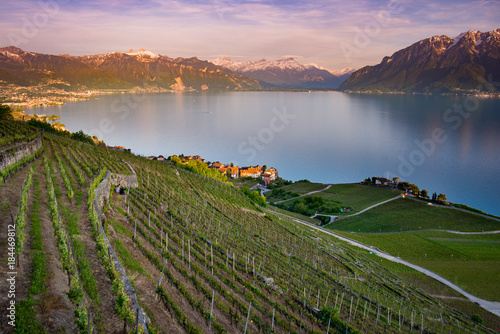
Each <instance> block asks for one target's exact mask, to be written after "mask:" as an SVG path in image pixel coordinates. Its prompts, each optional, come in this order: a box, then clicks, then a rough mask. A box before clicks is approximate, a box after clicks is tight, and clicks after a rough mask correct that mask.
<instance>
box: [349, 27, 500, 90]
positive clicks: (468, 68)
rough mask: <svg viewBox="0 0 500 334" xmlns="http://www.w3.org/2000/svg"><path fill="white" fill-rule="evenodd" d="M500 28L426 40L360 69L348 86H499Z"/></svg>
mask: <svg viewBox="0 0 500 334" xmlns="http://www.w3.org/2000/svg"><path fill="white" fill-rule="evenodd" d="M499 81H500V28H499V29H496V30H493V31H489V32H481V31H478V30H469V31H467V32H464V33H461V34H460V35H458V36H457V37H455V38H451V37H448V36H445V35H442V36H434V37H431V38H427V39H423V40H421V41H419V42H417V43H414V44H413V45H411V46H409V47H407V48H405V49H402V50H400V51H397V52H396V53H394V54H393V55H392V56H390V57H384V59H382V62H381V63H380V64H378V65H375V66H366V67H363V68H361V69H359V70H358V71H356V72H354V73H353V74H352V75H351V77H350V78H349V79H348V80H346V81H345V82H344V83H343V84H342V86H341V87H340V88H341V89H343V90H355V91H367V90H382V91H412V92H441V93H447V92H472V91H487V92H495V91H497V92H498V91H499V88H500V87H499V86H498V84H497V82H499Z"/></svg>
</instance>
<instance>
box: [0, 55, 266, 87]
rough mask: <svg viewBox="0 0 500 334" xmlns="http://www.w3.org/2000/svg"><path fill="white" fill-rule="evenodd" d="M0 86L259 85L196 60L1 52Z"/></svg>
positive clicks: (145, 56)
mask: <svg viewBox="0 0 500 334" xmlns="http://www.w3.org/2000/svg"><path fill="white" fill-rule="evenodd" d="M0 80H2V81H4V82H7V83H13V84H17V85H21V86H34V85H40V84H45V85H48V86H51V85H52V86H55V87H57V88H61V87H62V88H64V89H65V90H69V91H78V90H84V89H130V88H133V87H141V88H150V87H158V88H164V89H174V90H246V89H259V88H261V87H260V85H259V83H258V82H257V81H256V80H254V79H251V78H248V77H245V76H243V75H241V74H237V73H233V72H231V71H230V70H228V69H226V68H222V67H219V66H215V65H214V64H212V63H210V62H207V61H202V60H199V59H198V58H195V57H194V58H188V59H186V58H176V59H173V58H170V57H167V56H162V55H156V54H154V53H152V52H148V51H144V50H142V49H141V51H140V52H134V51H133V50H131V51H130V52H128V53H121V52H113V53H108V54H102V55H93V56H81V57H75V56H69V55H60V56H55V55H46V54H40V53H35V52H25V51H23V50H21V49H19V48H16V47H12V46H11V47H6V48H0Z"/></svg>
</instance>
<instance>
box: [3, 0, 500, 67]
mask: <svg viewBox="0 0 500 334" xmlns="http://www.w3.org/2000/svg"><path fill="white" fill-rule="evenodd" d="M498 13H500V1H499V0H477V1H463V0H423V1H421V0H371V1H368V0H359V1H358V0H350V1H346V0H303V1H285V0H205V1H197V0H177V1H169V0H144V1H142V0H136V1H134V0H107V1H97V0H82V1H80V0H73V1H72V0H2V1H1V2H0V31H1V32H2V33H1V34H0V46H8V45H15V46H18V47H20V48H21V49H23V50H27V51H35V52H42V53H51V54H61V53H68V54H71V55H85V54H97V53H107V52H113V51H123V52H125V51H128V50H129V49H135V50H136V51H137V50H138V49H140V48H144V49H146V50H150V51H153V52H155V53H160V54H164V55H168V56H170V57H191V56H197V57H198V58H200V59H212V58H215V57H218V56H223V55H225V56H229V57H231V58H232V59H233V60H258V59H262V58H266V59H270V60H274V59H279V58H283V57H294V58H295V59H296V60H298V61H299V62H301V63H303V64H308V63H316V64H318V65H321V66H324V67H326V68H329V69H341V68H344V67H353V68H360V67H362V66H364V65H373V64H377V63H379V62H380V60H381V59H382V57H384V56H386V55H391V54H392V53H393V52H395V51H397V50H399V49H401V48H404V47H406V46H409V45H411V44H412V43H414V42H416V41H418V40H420V39H423V38H427V37H431V36H434V35H448V36H450V37H454V36H456V35H458V34H460V33H461V32H464V31H467V30H470V29H477V30H481V31H489V30H493V29H496V28H500V18H499V15H498Z"/></svg>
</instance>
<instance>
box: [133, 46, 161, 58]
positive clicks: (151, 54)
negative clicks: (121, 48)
mask: <svg viewBox="0 0 500 334" xmlns="http://www.w3.org/2000/svg"><path fill="white" fill-rule="evenodd" d="M126 54H127V55H129V56H140V57H144V56H148V57H151V58H158V57H159V55H158V54H156V53H154V52H151V51H146V50H144V49H142V48H141V49H140V50H139V51H137V52H135V51H134V49H130V50H129V52H127V53H126Z"/></svg>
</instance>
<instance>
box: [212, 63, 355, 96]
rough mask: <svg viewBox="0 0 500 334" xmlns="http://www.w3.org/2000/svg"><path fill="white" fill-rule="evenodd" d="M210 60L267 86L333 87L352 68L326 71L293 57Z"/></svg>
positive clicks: (336, 85) (342, 79)
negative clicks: (242, 60)
mask: <svg viewBox="0 0 500 334" xmlns="http://www.w3.org/2000/svg"><path fill="white" fill-rule="evenodd" d="M211 62H212V63H213V64H215V65H218V66H222V67H225V68H227V69H230V70H231V71H233V72H236V73H241V74H244V75H246V76H249V77H251V78H254V79H256V80H258V81H259V82H260V84H261V85H262V86H263V87H266V88H301V89H335V88H337V87H338V86H339V85H340V84H341V83H342V82H343V81H344V80H345V79H347V77H349V75H350V74H351V73H352V72H353V71H354V70H353V69H344V70H341V71H329V70H327V69H325V68H322V67H320V66H318V65H316V64H308V65H302V64H299V63H298V62H297V61H296V60H295V59H293V58H285V59H279V60H274V61H268V60H266V59H261V60H257V61H248V62H239V61H235V62H234V61H232V60H231V59H230V58H228V57H220V58H216V59H214V60H211Z"/></svg>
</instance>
